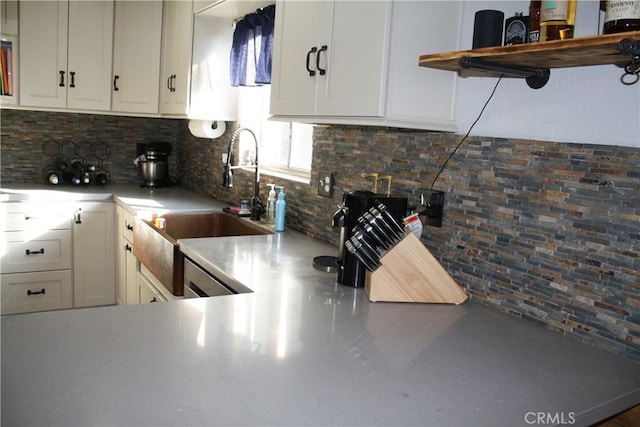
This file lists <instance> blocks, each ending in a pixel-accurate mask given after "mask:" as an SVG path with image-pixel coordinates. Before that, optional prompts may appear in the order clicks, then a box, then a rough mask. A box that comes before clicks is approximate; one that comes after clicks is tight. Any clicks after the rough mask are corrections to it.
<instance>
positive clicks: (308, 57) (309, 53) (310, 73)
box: [306, 46, 318, 77]
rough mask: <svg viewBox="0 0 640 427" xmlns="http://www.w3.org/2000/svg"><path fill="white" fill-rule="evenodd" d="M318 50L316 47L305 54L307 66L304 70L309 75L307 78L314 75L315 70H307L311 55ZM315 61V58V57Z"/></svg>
mask: <svg viewBox="0 0 640 427" xmlns="http://www.w3.org/2000/svg"><path fill="white" fill-rule="evenodd" d="M317 51H318V48H317V47H315V46H314V47H312V48H311V49H310V50H309V52H307V64H306V68H307V72H308V73H309V77H313V76H315V75H316V72H315V70H312V69H311V68H309V60H310V59H311V54H312V53H314V52H317ZM316 59H317V57H316Z"/></svg>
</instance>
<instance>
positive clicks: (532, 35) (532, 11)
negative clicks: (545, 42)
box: [527, 0, 542, 43]
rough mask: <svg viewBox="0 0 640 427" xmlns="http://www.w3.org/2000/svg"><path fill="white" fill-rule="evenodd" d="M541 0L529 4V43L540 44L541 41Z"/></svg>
mask: <svg viewBox="0 0 640 427" xmlns="http://www.w3.org/2000/svg"><path fill="white" fill-rule="evenodd" d="M541 3H542V2H541V1H540V0H537V1H534V0H532V1H531V2H530V3H529V38H528V39H527V42H529V43H538V42H539V41H540V4H541Z"/></svg>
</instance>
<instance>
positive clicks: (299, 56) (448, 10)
mask: <svg viewBox="0 0 640 427" xmlns="http://www.w3.org/2000/svg"><path fill="white" fill-rule="evenodd" d="M460 17H461V2H447V1H440V2H435V1H434V2H432V1H428V2H427V1H425V2H419V1H344V0H336V1H315V2H306V1H305V2H300V1H295V0H282V1H278V2H277V3H276V27H275V35H274V47H273V71H272V89H271V109H270V113H271V114H272V115H273V116H274V118H276V119H282V120H291V121H302V122H310V123H336V124H339V123H343V124H360V125H380V126H396V127H407V128H418V129H433V130H455V129H456V127H455V121H454V118H455V115H454V114H455V108H454V107H455V105H454V100H455V87H456V76H455V74H454V73H448V74H447V73H446V72H441V71H440V70H428V72H424V71H426V70H424V69H422V68H420V67H418V57H419V56H420V55H423V54H424V53H425V52H440V51H447V50H455V49H457V47H458V39H459V25H458V24H459V22H460Z"/></svg>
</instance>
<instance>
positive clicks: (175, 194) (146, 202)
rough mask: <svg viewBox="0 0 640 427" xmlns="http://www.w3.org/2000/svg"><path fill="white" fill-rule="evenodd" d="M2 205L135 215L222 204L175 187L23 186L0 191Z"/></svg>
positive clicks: (199, 208)
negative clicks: (91, 208) (60, 204)
mask: <svg viewBox="0 0 640 427" xmlns="http://www.w3.org/2000/svg"><path fill="white" fill-rule="evenodd" d="M0 201H8V202H11V201H98V202H100V201H115V202H116V203H118V204H119V205H121V206H123V207H124V208H126V209H127V210H129V211H130V212H132V213H134V214H135V213H136V212H141V211H152V212H155V213H157V214H162V213H166V212H178V211H210V210H212V209H222V208H223V207H224V205H223V204H221V203H218V202H217V201H216V200H213V199H211V198H208V197H204V196H200V195H198V194H195V193H193V192H191V191H188V190H185V189H184V188H181V187H178V186H173V187H167V188H159V189H155V190H151V189H148V188H142V187H140V186H139V185H105V186H86V187H85V186H79V187H72V186H56V187H54V186H51V185H45V184H42V185H34V184H21V185H10V186H7V187H4V188H0Z"/></svg>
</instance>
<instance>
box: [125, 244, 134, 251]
mask: <svg viewBox="0 0 640 427" xmlns="http://www.w3.org/2000/svg"><path fill="white" fill-rule="evenodd" d="M131 249H133V248H132V247H131V246H129V244H128V243H127V244H126V245H124V250H125V251H127V252H131Z"/></svg>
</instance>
